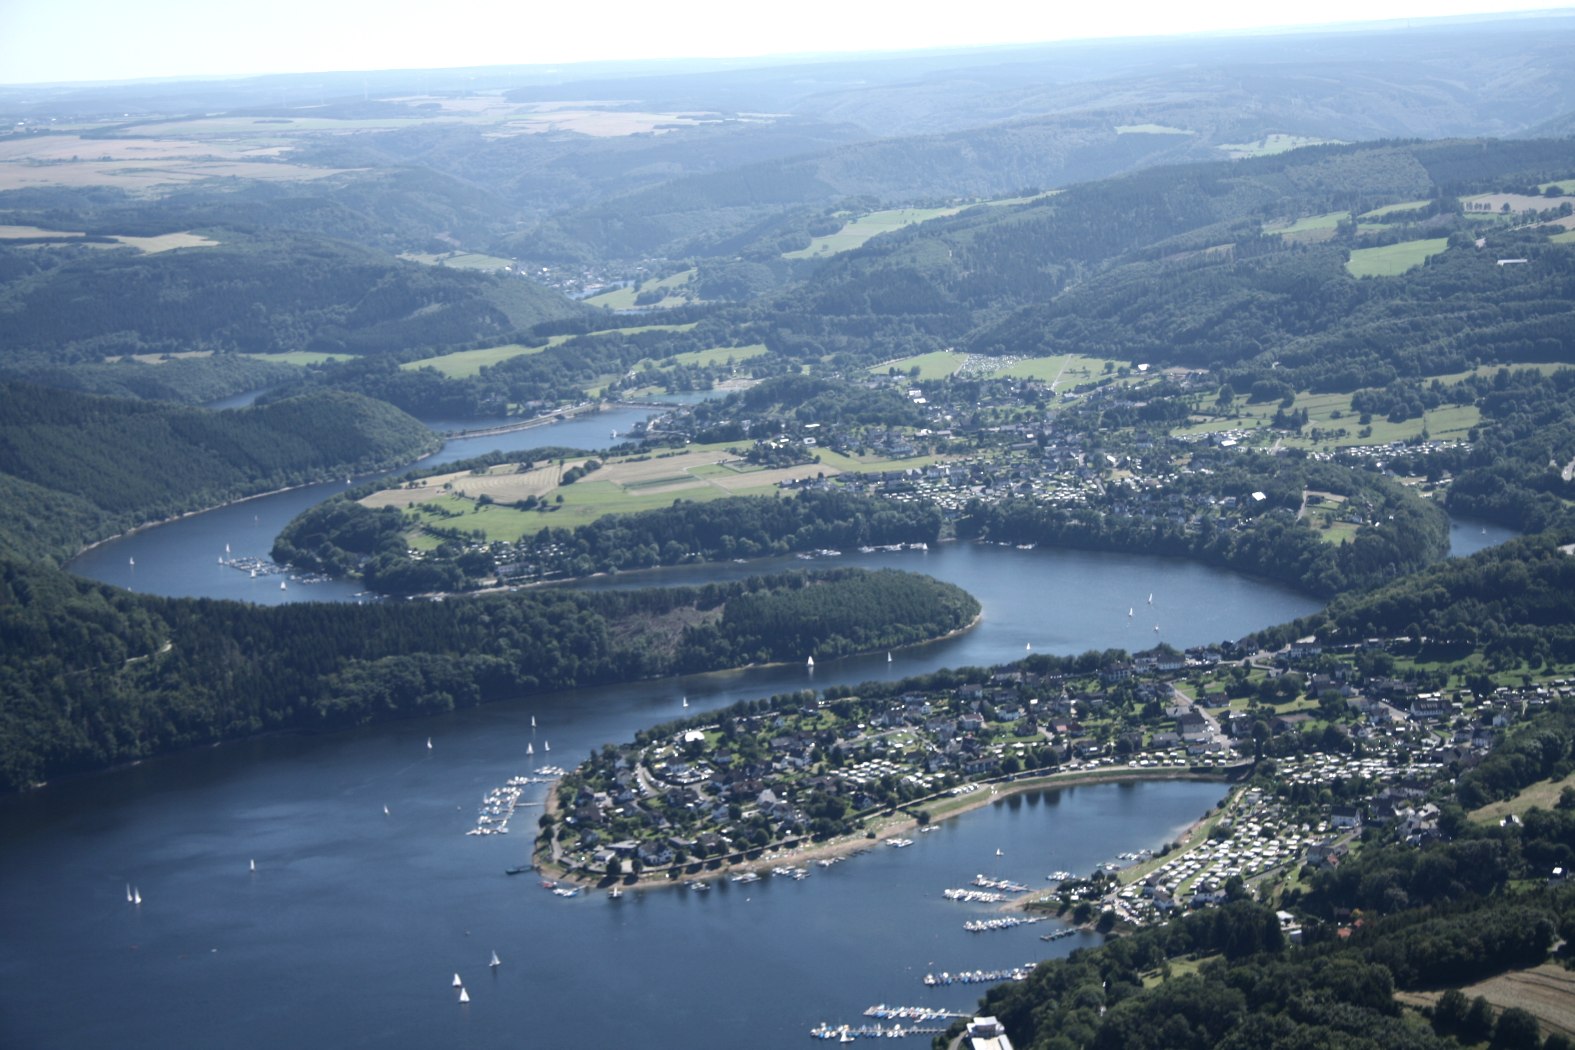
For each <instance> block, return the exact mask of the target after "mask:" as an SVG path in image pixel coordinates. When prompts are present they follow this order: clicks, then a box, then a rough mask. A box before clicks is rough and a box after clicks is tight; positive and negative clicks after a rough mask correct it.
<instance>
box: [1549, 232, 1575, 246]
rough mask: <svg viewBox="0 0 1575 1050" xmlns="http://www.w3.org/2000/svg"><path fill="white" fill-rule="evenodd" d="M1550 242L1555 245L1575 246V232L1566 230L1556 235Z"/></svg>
mask: <svg viewBox="0 0 1575 1050" xmlns="http://www.w3.org/2000/svg"><path fill="white" fill-rule="evenodd" d="M1549 240H1551V241H1552V242H1553V243H1554V244H1575V230H1565V231H1564V232H1563V233H1555V234H1554V235H1553V236H1552V237H1550V238H1549Z"/></svg>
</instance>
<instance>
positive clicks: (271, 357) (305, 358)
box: [243, 350, 355, 366]
mask: <svg viewBox="0 0 1575 1050" xmlns="http://www.w3.org/2000/svg"><path fill="white" fill-rule="evenodd" d="M243 356H245V357H255V358H256V359H257V360H259V361H273V362H275V363H277V364H281V365H302V366H305V365H320V364H322V363H323V362H325V361H349V360H352V359H353V358H354V357H355V355H354V354H323V353H318V352H317V351H315V350H290V351H288V352H286V353H283V354H245V355H243Z"/></svg>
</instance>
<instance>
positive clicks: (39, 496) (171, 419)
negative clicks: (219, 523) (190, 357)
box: [0, 382, 438, 558]
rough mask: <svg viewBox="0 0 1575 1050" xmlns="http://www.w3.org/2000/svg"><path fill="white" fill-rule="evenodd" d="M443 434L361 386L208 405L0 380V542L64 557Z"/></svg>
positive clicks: (401, 457)
mask: <svg viewBox="0 0 1575 1050" xmlns="http://www.w3.org/2000/svg"><path fill="white" fill-rule="evenodd" d="M437 443H438V442H437V438H436V437H435V436H434V435H433V434H432V432H431V431H430V430H428V429H427V428H426V427H425V426H423V425H422V424H420V423H418V422H417V421H416V420H414V419H412V418H411V417H409V416H407V415H405V414H404V413H403V412H400V411H399V410H398V409H395V408H392V407H390V406H388V405H386V404H382V403H380V402H377V401H372V400H370V399H368V398H364V397H361V396H359V395H356V394H346V393H340V392H334V391H326V392H316V393H312V394H308V395H303V396H300V397H295V398H289V399H286V400H282V401H278V402H275V403H273V404H271V405H266V406H260V407H255V408H246V409H237V410H233V411H228V412H209V411H205V410H202V409H194V408H181V407H176V406H171V405H165V404H157V403H151V402H140V401H126V400H116V399H111V398H100V397H93V396H89V395H85V394H76V393H71V392H68V391H62V390H52V389H49V388H46V387H37V386H32V385H29V384H25V383H16V382H9V383H0V491H3V492H4V493H5V494H6V496H7V497H8V498H6V499H5V500H4V503H3V507H0V550H3V551H4V552H6V553H9V554H12V555H19V556H22V557H27V558H54V557H61V556H65V555H69V554H70V553H72V552H73V551H75V550H76V549H78V548H79V547H81V546H82V544H84V543H88V542H91V541H93V540H97V539H102V538H104V537H105V536H108V535H112V534H114V533H116V532H119V531H122V530H124V529H126V528H129V527H131V526H134V525H139V524H142V523H144V522H147V521H151V520H156V519H158V518H163V517H168V516H170V515H172V514H179V513H182V512H184V511H190V510H197V509H200V508H202V507H208V506H213V505H214V504H217V503H222V502H225V501H227V500H232V499H237V498H239V497H241V496H248V495H255V494H256V493H259V492H266V491H269V490H272V489H277V488H282V487H284V486H287V485H295V484H300V483H302V482H305V481H309V480H315V479H319V478H325V477H337V476H342V475H344V474H346V473H357V472H363V471H367V470H374V469H378V468H382V467H388V466H391V465H393V464H396V463H403V462H407V461H409V460H411V459H413V458H415V457H416V456H419V455H421V454H423V453H425V452H429V451H431V450H433V449H434V448H435V447H436V446H437Z"/></svg>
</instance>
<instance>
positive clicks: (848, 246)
mask: <svg viewBox="0 0 1575 1050" xmlns="http://www.w3.org/2000/svg"><path fill="white" fill-rule="evenodd" d="M960 211H962V207H961V206H957V207H951V208H889V209H887V210H885V211H876V212H871V213H870V214H868V215H863V216H860V217H859V218H857V219H853V220H852V221H850V222H848V223H845V224H844V225H843V227H842V229H840V230H838V231H837V232H836V233H828V234H825V235H823V236H820V237H815V238H813V239H812V240H811V241H810V242H809V247H807V248H800V249H799V250H798V251H795V252H785V253H784V254H783V256H782V258H784V259H820V258H824V257H826V256H828V255H836V254H838V253H839V252H846V251H852V250H853V249H854V248H857V247H860V246H861V245H863V244H864V242H865V241H867V240H869V239H870V238H871V237H874V236H876V235H877V234H882V233H890V232H891V231H892V230H900V229H902V228H903V227H904V226H912V225H913V224H914V223H919V222H927V221H929V220H930V219H939V218H942V217H944V216H947V215H956V214H957V213H958V212H960Z"/></svg>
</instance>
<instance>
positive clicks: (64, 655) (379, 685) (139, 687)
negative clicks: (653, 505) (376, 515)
mask: <svg viewBox="0 0 1575 1050" xmlns="http://www.w3.org/2000/svg"><path fill="white" fill-rule="evenodd" d="M978 611H979V605H978V603H977V602H976V601H974V599H973V598H971V597H970V596H969V595H967V594H966V593H965V592H963V591H962V590H960V589H958V588H956V587H953V586H951V585H950V584H943V583H939V582H937V581H935V580H932V579H930V578H928V577H924V576H918V575H914V574H910V573H899V572H891V571H888V572H878V573H868V572H862V571H858V570H841V571H837V572H832V573H825V574H816V575H803V574H785V575H781V576H775V577H764V578H761V577H756V578H752V579H750V580H747V581H743V582H739V583H734V584H728V585H712V586H707V587H703V588H674V589H653V590H643V591H613V592H587V593H579V592H574V591H565V590H555V589H545V590H536V591H531V592H528V593H515V594H510V595H494V596H490V597H483V598H476V599H472V600H467V601H461V602H410V603H406V602H400V603H372V604H368V605H349V604H318V603H302V604H291V605H283V606H277V607H273V608H258V607H253V606H248V605H243V604H240V603H235V602H217V601H209V600H194V599H164V598H156V597H150V596H145V595H135V594H130V593H127V592H124V591H116V590H113V589H111V588H109V587H106V586H102V585H98V584H91V583H87V582H85V581H81V580H77V579H74V578H72V577H70V576H67V575H66V574H64V573H61V572H59V571H57V570H53V569H48V568H43V567H38V566H30V565H27V564H24V563H21V562H17V561H14V560H9V559H7V560H4V561H0V653H3V657H0V659H3V664H0V695H3V696H4V697H5V704H4V705H3V706H0V784H3V785H4V787H5V788H7V789H17V788H21V787H25V786H26V785H28V784H30V783H33V782H36V781H39V780H43V779H47V778H50V777H56V776H60V775H63V774H66V773H73V772H81V771H85V770H91V769H99V768H102V767H104V766H107V765H111V764H114V763H117V762H125V761H130V760H132V759H137V758H146V757H149V756H152V755H156V754H160V753H163V752H167V751H172V750H176V749H180V748H188V747H193V746H196V745H199V744H205V743H213V742H216V741H221V740H233V739H237V738H239V737H242V736H246V735H250V734H254V733H258V732H264V731H268V730H275V729H307V730H315V729H330V728H340V727H345V726H351V725H358V724H361V723H365V722H369V721H373V720H378V719H386V718H400V717H412V716H415V715H420V714H427V713H433V712H437V711H447V710H452V709H454V708H457V707H468V706H473V705H475V704H479V703H483V702H486V701H489V700H497V699H501V698H505V697H517V696H523V695H527V694H530V693H534V692H542V691H547V690H556V689H569V688H574V687H577V686H588V685H597V684H605V683H609V682H623V681H633V680H636V679H641V678H650V677H659V676H663V675H672V674H679V673H689V672H698V671H708V670H716V669H719V668H724V667H734V666H738V665H740V664H744V663H750V662H756V661H778V660H792V661H796V662H802V661H803V659H804V658H805V656H806V655H807V654H816V655H821V656H823V657H835V656H840V655H845V654H848V653H852V652H858V651H866V650H875V649H884V648H890V647H893V646H898V645H906V644H911V643H913V642H917V641H921V640H924V639H927V638H933V637H936V636H939V635H943V634H946V633H948V632H950V631H954V630H957V629H959V628H961V627H964V626H966V625H967V624H968V623H969V622H970V621H971V620H972V619H973V618H974V617H975V616H976V615H977V614H978Z"/></svg>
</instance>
